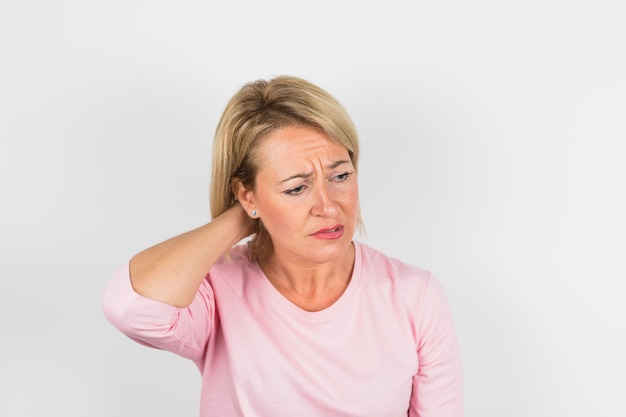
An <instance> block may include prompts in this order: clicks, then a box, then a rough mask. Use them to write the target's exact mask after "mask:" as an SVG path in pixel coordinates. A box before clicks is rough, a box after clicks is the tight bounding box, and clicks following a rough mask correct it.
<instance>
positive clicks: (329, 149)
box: [258, 126, 350, 171]
mask: <svg viewBox="0 0 626 417" xmlns="http://www.w3.org/2000/svg"><path fill="white" fill-rule="evenodd" d="M258 157H259V159H258V161H259V169H260V170H264V169H268V168H269V169H271V170H280V171H283V170H285V169H297V168H300V169H304V168H306V167H310V164H311V163H312V162H313V163H314V162H321V163H323V164H324V165H325V164H327V163H332V162H336V161H338V160H342V159H350V158H349V152H348V150H347V149H346V148H345V147H344V146H342V145H340V144H338V143H335V142H333V141H332V140H331V139H330V138H329V137H328V135H326V134H325V133H324V132H323V131H321V130H318V129H315V128H312V127H308V126H289V127H284V128H281V129H279V130H275V131H273V132H271V133H268V134H267V135H266V136H265V137H264V138H263V139H261V143H260V145H259V148H258Z"/></svg>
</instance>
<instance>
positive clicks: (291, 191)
mask: <svg viewBox="0 0 626 417" xmlns="http://www.w3.org/2000/svg"><path fill="white" fill-rule="evenodd" d="M305 188H306V185H298V186H297V187H293V188H290V189H288V190H287V191H284V194H287V195H298V194H302V192H303V191H304V189H305Z"/></svg>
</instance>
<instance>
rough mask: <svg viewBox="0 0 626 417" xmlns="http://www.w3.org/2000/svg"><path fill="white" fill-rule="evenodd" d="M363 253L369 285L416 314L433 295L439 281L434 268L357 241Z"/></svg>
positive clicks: (364, 277) (363, 274)
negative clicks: (409, 261)
mask: <svg viewBox="0 0 626 417" xmlns="http://www.w3.org/2000/svg"><path fill="white" fill-rule="evenodd" d="M355 245H358V251H359V252H360V259H359V264H360V266H359V267H360V268H361V270H360V274H361V279H362V281H363V285H364V286H365V288H369V289H370V290H374V291H375V292H376V293H378V294H386V295H387V296H389V297H390V299H392V300H395V302H397V303H400V304H402V305H404V306H405V307H406V308H407V311H410V312H411V313H410V314H412V315H414V314H416V313H417V311H418V310H420V309H421V307H422V306H423V305H424V303H425V302H426V299H427V298H429V296H428V294H429V293H430V292H431V291H432V290H431V288H432V287H433V286H435V287H436V286H437V282H436V279H435V277H434V276H433V274H432V273H431V271H430V270H428V269H425V268H422V267H420V266H417V265H414V264H411V263H408V262H406V261H403V260H401V259H399V258H396V257H393V256H389V255H387V254H385V253H384V252H382V251H380V250H377V249H374V248H372V247H370V246H368V245H366V244H363V243H360V242H355Z"/></svg>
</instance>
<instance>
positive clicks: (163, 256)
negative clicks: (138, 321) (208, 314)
mask: <svg viewBox="0 0 626 417" xmlns="http://www.w3.org/2000/svg"><path fill="white" fill-rule="evenodd" d="M252 227H253V220H252V219H251V218H249V217H248V216H247V214H246V213H245V211H244V209H243V208H242V207H241V205H240V204H239V203H235V204H234V205H233V206H232V207H230V208H229V209H228V210H226V211H225V212H224V213H222V214H221V215H220V216H218V217H216V218H215V219H213V220H212V221H211V222H210V223H208V224H206V225H204V226H201V227H199V228H197V229H194V230H192V231H190V232H187V233H184V234H182V235H179V236H176V237H174V238H172V239H169V240H166V241H165V242H162V243H159V244H157V245H155V246H153V247H151V248H148V249H146V250H144V251H142V252H140V253H138V254H137V255H135V256H134V257H133V258H132V259H131V260H130V279H131V283H132V286H133V288H134V290H135V291H136V292H137V293H138V294H140V295H142V296H144V297H146V298H150V299H152V300H156V301H160V302H162V303H165V304H169V305H172V306H175V307H179V308H180V307H187V306H189V304H190V303H191V302H192V301H193V298H194V296H195V294H196V292H197V291H198V287H199V286H200V283H201V282H202V280H203V279H204V278H205V277H206V274H207V273H208V272H209V269H211V266H213V264H214V263H215V262H216V261H217V260H218V259H219V258H220V256H222V255H223V254H224V253H225V252H226V251H227V250H228V249H229V248H231V247H232V246H233V245H234V244H235V243H237V242H239V241H240V240H242V239H243V238H245V237H246V236H248V235H249V234H250V233H252V230H253V228H252Z"/></svg>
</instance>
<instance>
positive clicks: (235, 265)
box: [207, 244, 261, 295]
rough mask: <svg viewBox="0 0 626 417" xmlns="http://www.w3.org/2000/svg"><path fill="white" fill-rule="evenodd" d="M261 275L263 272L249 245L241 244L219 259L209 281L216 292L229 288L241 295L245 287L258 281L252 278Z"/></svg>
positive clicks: (209, 276)
mask: <svg viewBox="0 0 626 417" xmlns="http://www.w3.org/2000/svg"><path fill="white" fill-rule="evenodd" d="M259 274H261V270H260V268H259V267H258V264H257V262H256V260H254V258H253V257H252V255H251V253H250V250H249V249H248V245H247V244H239V245H236V246H233V247H232V248H231V249H230V250H229V251H228V252H227V253H225V254H224V255H222V256H221V257H220V258H219V259H218V261H217V262H216V263H215V264H214V265H213V266H212V267H211V270H210V271H209V273H208V275H207V280H208V281H209V283H210V284H211V286H212V287H213V288H214V289H216V290H218V289H219V288H223V287H224V286H227V287H230V288H232V289H233V290H235V292H236V293H238V294H240V295H241V293H242V291H243V290H244V286H246V285H250V283H251V282H255V281H258V280H256V279H252V278H255V277H257V276H258V275H259ZM218 291H219V290H218Z"/></svg>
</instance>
